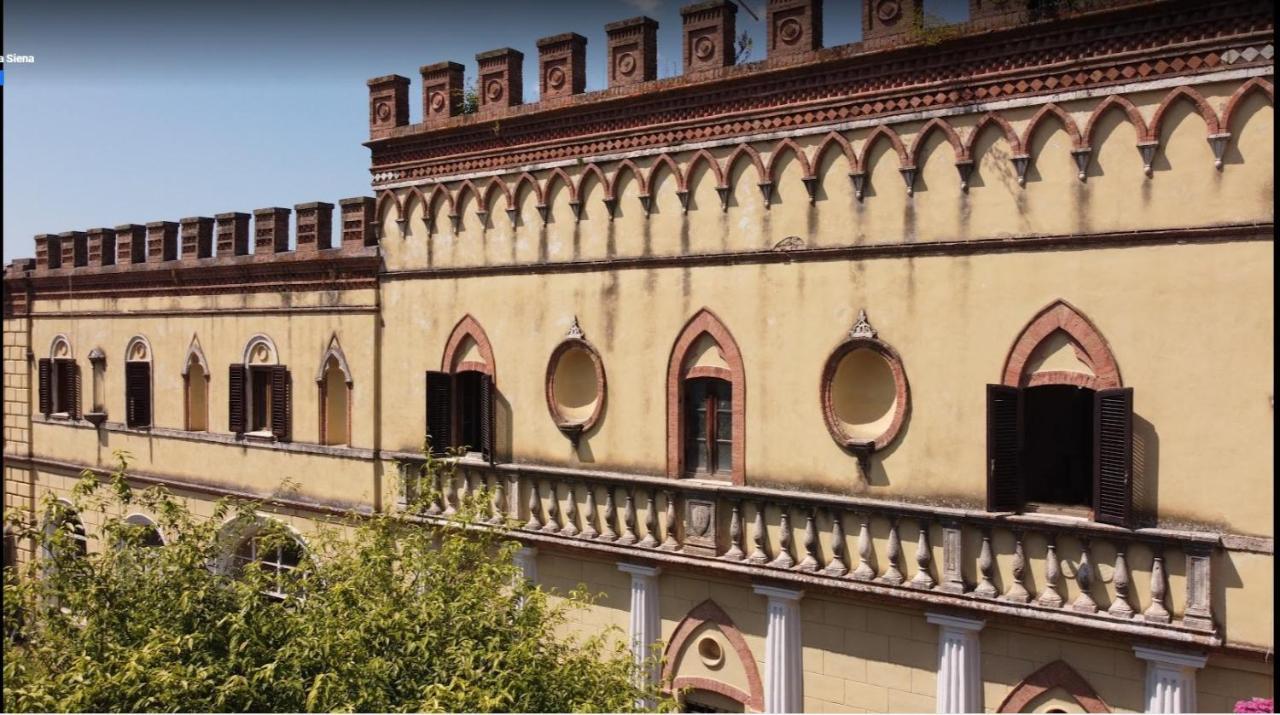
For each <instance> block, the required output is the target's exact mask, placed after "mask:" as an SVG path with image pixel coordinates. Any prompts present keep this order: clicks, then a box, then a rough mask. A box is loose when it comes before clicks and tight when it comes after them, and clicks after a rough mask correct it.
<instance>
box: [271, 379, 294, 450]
mask: <svg viewBox="0 0 1280 715" xmlns="http://www.w3.org/2000/svg"><path fill="white" fill-rule="evenodd" d="M290 402H291V400H290V399H289V370H288V368H286V367H285V366H284V365H276V366H275V367H273V368H271V434H273V435H275V438H276V439H278V440H280V441H281V442H288V441H289V434H290V432H291V430H290V429H289V426H290V425H289V422H290V418H291V417H292V416H293V410H292V408H291V406H290Z"/></svg>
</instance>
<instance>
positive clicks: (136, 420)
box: [124, 362, 151, 427]
mask: <svg viewBox="0 0 1280 715" xmlns="http://www.w3.org/2000/svg"><path fill="white" fill-rule="evenodd" d="M124 392H125V402H126V410H125V420H126V423H127V424H128V426H129V427H150V426H151V363H147V362H127V363H125V364H124Z"/></svg>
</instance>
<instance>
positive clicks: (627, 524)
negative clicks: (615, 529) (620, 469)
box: [616, 487, 636, 546]
mask: <svg viewBox="0 0 1280 715" xmlns="http://www.w3.org/2000/svg"><path fill="white" fill-rule="evenodd" d="M635 529H636V499H635V493H634V492H633V491H632V490H631V488H630V487H627V500H626V504H625V505H624V506H623V507H622V536H620V537H618V540H617V542H616V543H617V544H618V545H620V546H630V545H631V544H634V543H636V531H635Z"/></svg>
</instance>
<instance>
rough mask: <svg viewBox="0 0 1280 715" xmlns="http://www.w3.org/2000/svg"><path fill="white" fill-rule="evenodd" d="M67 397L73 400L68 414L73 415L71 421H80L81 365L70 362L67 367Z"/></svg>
mask: <svg viewBox="0 0 1280 715" xmlns="http://www.w3.org/2000/svg"><path fill="white" fill-rule="evenodd" d="M67 375H68V379H67V383H68V388H69V389H68V390H67V397H68V399H70V400H71V404H69V405H67V414H69V415H71V419H73V420H78V419H80V365H79V364H77V363H74V362H70V364H68V365H67Z"/></svg>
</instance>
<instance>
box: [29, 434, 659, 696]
mask: <svg viewBox="0 0 1280 715" xmlns="http://www.w3.org/2000/svg"><path fill="white" fill-rule="evenodd" d="M117 456H118V460H119V464H118V467H117V468H116V470H115V472H114V473H113V474H112V475H111V476H110V478H109V479H107V480H100V479H98V478H96V477H95V476H94V475H93V474H92V473H88V472H86V473H85V474H83V475H82V476H81V480H80V482H79V483H78V485H77V486H76V488H75V490H74V495H73V498H72V504H71V505H70V506H67V505H64V504H62V503H60V502H56V501H53V500H52V499H49V500H47V501H46V502H45V504H44V509H45V513H44V517H45V518H44V519H43V520H42V521H43V524H53V525H55V526H53V527H45V526H43V525H38V524H35V523H30V522H28V521H24V520H22V519H20V518H15V517H14V516H12V515H7V516H6V520H7V521H9V522H10V527H11V528H13V529H16V530H17V532H18V535H19V537H20V538H24V539H30V540H31V541H32V543H34V544H35V545H36V546H37V548H38V550H39V551H40V552H41V553H42V554H43V557H42V558H39V559H35V560H34V561H33V562H31V563H28V564H26V565H24V567H23V570H22V573H21V574H19V573H16V572H14V571H13V570H12V569H6V570H5V576H4V629H5V635H6V637H5V639H4V708H5V710H6V711H9V712H19V711H82V712H109V711H134V712H145V711H188V712H192V711H194V712H199V711H217V712H228V711H248V712H273V711H276V712H279V711H285V712H291V711H298V712H301V711H360V712H370V711H374V712H377V711H385V712H396V711H410V710H413V711H417V710H423V711H453V712H493V711H509V712H511V711H513V712H576V711H620V710H633V709H635V708H636V704H637V702H641V701H643V702H646V703H649V704H652V705H653V706H654V707H655V708H658V709H664V710H669V709H671V707H672V701H671V699H670V698H669V697H666V696H663V695H662V694H660V693H659V692H658V691H657V690H656V689H655V688H653V687H639V686H637V685H636V683H637V682H639V681H638V679H637V676H638V674H639V669H638V667H637V666H636V665H635V664H634V663H633V661H632V659H631V656H630V653H629V651H628V650H627V649H626V647H625V644H624V642H623V641H624V640H625V639H623V638H617V637H616V635H617V633H616V632H613V633H610V632H603V633H599V634H596V635H594V636H592V637H590V638H587V639H578V640H575V639H571V638H568V637H566V636H564V635H563V630H564V629H563V628H562V626H563V625H564V624H565V623H566V619H567V617H568V616H569V615H570V614H571V613H572V612H573V610H574V609H579V608H582V607H583V606H584V604H586V603H587V602H588V595H587V594H585V593H583V592H581V591H577V592H574V593H571V594H567V595H566V597H564V598H552V597H549V596H548V595H547V594H546V593H544V592H543V591H542V590H540V589H539V588H537V587H536V586H532V585H530V584H528V583H527V582H526V581H525V580H524V579H523V578H521V575H520V571H519V569H518V567H516V565H515V564H514V562H513V554H514V551H515V549H516V548H518V544H516V543H514V542H512V541H508V540H504V539H502V538H501V536H499V535H497V534H496V533H494V532H491V531H489V530H486V529H483V528H478V527H477V524H476V516H477V514H478V507H477V504H483V503H486V502H485V501H484V500H485V499H487V498H488V497H487V495H484V494H480V495H478V496H477V497H476V499H475V500H474V502H466V503H464V504H463V508H462V509H461V510H460V512H459V519H458V520H457V521H456V522H455V524H453V525H441V524H431V523H424V522H423V521H422V520H418V519H415V518H413V517H412V516H408V515H400V514H379V515H372V516H355V515H351V516H349V517H346V518H344V519H340V520H335V521H333V522H332V523H326V524H324V525H321V526H320V527H319V531H318V533H317V534H316V535H315V536H314V537H309V538H308V547H307V555H306V556H305V557H304V558H303V559H302V561H301V562H300V563H299V565H298V568H297V569H296V570H295V571H293V572H291V575H290V576H289V577H287V578H283V579H279V580H277V576H278V575H277V573H276V572H274V571H271V570H270V569H269V568H266V567H260V566H256V565H255V564H253V563H249V564H247V565H243V566H242V567H241V568H238V569H231V568H230V564H229V563H228V558H227V555H228V553H229V552H230V551H232V550H233V548H234V546H235V544H237V543H239V542H240V541H241V540H242V539H243V538H244V537H246V536H250V535H252V536H253V537H255V538H257V539H259V544H260V548H261V549H268V550H269V549H271V548H272V547H273V545H275V544H281V543H284V540H286V539H291V538H293V537H292V536H290V535H289V533H288V532H287V529H286V528H285V527H283V526H280V525H277V524H276V522H274V521H271V520H264V519H263V518H261V517H259V516H258V515H257V513H256V510H255V505H254V504H252V503H245V502H235V501H230V500H223V501H219V502H217V503H216V505H215V506H214V509H213V513H212V514H211V515H210V516H207V517H202V516H197V515H195V514H193V513H192V512H191V510H190V509H189V508H188V507H187V506H186V504H185V503H184V502H183V501H182V500H181V499H179V498H177V497H175V496H174V495H172V494H170V493H169V492H167V491H166V490H165V489H163V488H162V487H151V488H148V489H146V490H143V491H135V490H133V489H131V488H130V487H129V485H128V481H127V478H126V471H127V468H128V457H127V455H124V454H118V455H117ZM451 470H452V466H451V463H449V462H446V461H437V460H434V459H432V458H431V457H429V456H428V457H427V461H426V463H425V464H424V466H423V467H422V476H424V477H426V478H427V481H428V482H434V477H435V476H437V475H439V474H441V473H445V478H448V474H447V473H448V472H450V471H451ZM425 496H426V497H428V498H429V497H431V496H433V495H430V494H428V495H425ZM68 509H74V510H75V511H76V512H78V513H80V514H84V515H86V516H88V515H90V514H94V515H98V514H100V515H102V517H101V524H99V525H97V527H96V529H94V528H91V529H89V532H90V538H93V537H95V536H96V538H97V540H98V542H99V544H100V547H99V548H97V549H93V550H91V551H90V553H89V554H88V555H87V556H84V555H81V554H80V553H79V552H78V550H77V549H76V548H75V546H76V545H77V544H76V534H75V531H74V529H73V528H72V527H71V526H70V525H69V521H68V520H67V519H66V518H65V517H67V516H68V515H69V514H70V512H69V511H68ZM138 511H141V512H146V513H149V514H151V515H154V517H155V522H156V526H157V527H158V529H159V532H160V534H161V535H163V537H164V538H165V541H166V543H165V545H163V546H147V545H146V544H147V540H148V536H149V534H148V531H147V530H148V529H149V528H150V527H147V526H139V525H135V524H131V523H128V522H127V521H125V520H124V519H123V518H121V517H118V516H113V515H115V514H126V513H130V512H138ZM406 513H410V512H406ZM222 524H229V525H230V528H227V527H222V528H220V525H222ZM150 536H151V537H152V538H154V534H151V535H150ZM231 573H234V577H232V576H231ZM268 592H278V593H279V594H281V595H282V597H271V596H267V595H264V594H266V593H268Z"/></svg>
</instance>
